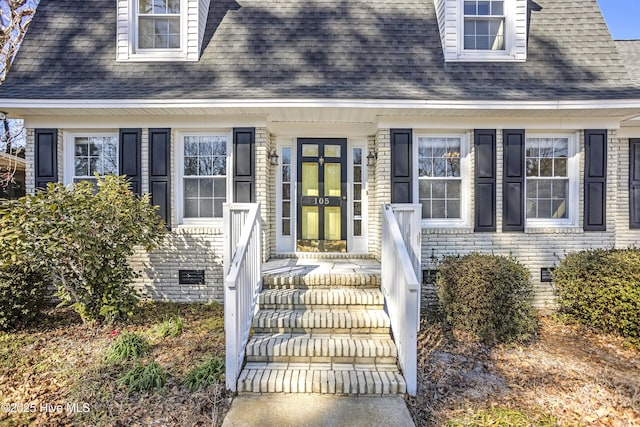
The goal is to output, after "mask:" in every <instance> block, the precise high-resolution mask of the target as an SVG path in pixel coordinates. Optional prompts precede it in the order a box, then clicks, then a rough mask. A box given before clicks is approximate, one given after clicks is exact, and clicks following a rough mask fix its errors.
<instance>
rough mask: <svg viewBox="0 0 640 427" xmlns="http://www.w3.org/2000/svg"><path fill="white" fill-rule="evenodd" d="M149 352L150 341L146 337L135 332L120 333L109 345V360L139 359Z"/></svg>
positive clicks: (116, 361)
mask: <svg viewBox="0 0 640 427" xmlns="http://www.w3.org/2000/svg"><path fill="white" fill-rule="evenodd" d="M148 352H149V343H148V342H147V340H146V339H144V338H143V337H141V336H140V335H138V334H135V333H133V332H127V333H124V334H122V335H120V336H119V337H118V338H117V339H116V340H115V341H114V342H113V344H111V346H110V347H109V352H108V353H107V362H115V363H118V362H123V361H125V360H132V359H137V358H139V357H142V356H144V355H145V354H147V353H148Z"/></svg>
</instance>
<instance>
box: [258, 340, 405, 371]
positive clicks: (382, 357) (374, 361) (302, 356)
mask: <svg viewBox="0 0 640 427" xmlns="http://www.w3.org/2000/svg"><path fill="white" fill-rule="evenodd" d="M246 351H247V353H246V354H247V362H286V363H300V362H309V363H311V362H319V363H361V364H370V365H380V364H383V365H394V364H395V363H396V358H397V355H398V351H397V349H396V345H395V343H394V342H393V340H392V339H391V338H390V337H389V335H378V336H376V335H370V336H368V337H352V336H326V337H316V336H313V335H307V334H305V335H254V336H253V337H252V338H251V340H250V341H249V343H248V344H247V350H246Z"/></svg>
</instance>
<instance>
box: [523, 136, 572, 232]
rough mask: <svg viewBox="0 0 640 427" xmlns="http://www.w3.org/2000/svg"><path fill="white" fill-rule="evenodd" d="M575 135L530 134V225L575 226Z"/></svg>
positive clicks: (528, 163)
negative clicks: (544, 135)
mask: <svg viewBox="0 0 640 427" xmlns="http://www.w3.org/2000/svg"><path fill="white" fill-rule="evenodd" d="M574 153H575V150H574V148H573V143H572V138H571V137H569V136H566V137H529V138H527V140H526V172H527V177H526V184H525V185H526V197H527V201H526V215H527V224H528V225H554V224H555V225H558V224H566V225H571V224H573V223H574V222H575V218H576V217H577V210H578V207H577V202H574V201H573V200H574V199H575V195H576V194H577V189H576V188H575V187H576V185H577V184H578V182H577V181H578V178H577V176H576V171H577V167H576V165H575V159H574Z"/></svg>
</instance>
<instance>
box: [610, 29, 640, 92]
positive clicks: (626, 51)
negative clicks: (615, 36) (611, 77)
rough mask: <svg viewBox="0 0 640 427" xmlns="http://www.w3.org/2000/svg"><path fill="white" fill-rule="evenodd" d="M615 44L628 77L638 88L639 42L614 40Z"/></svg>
mask: <svg viewBox="0 0 640 427" xmlns="http://www.w3.org/2000/svg"><path fill="white" fill-rule="evenodd" d="M615 43H616V47H617V48H618V52H619V53H620V58H621V59H622V61H623V62H624V63H625V65H626V68H627V72H628V73H629V77H630V78H631V80H633V81H634V83H636V84H637V85H638V86H640V40H616V42H615Z"/></svg>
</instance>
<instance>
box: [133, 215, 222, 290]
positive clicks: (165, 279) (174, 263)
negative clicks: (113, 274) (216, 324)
mask: <svg viewBox="0 0 640 427" xmlns="http://www.w3.org/2000/svg"><path fill="white" fill-rule="evenodd" d="M223 237H224V235H223V232H222V230H221V229H212V228H195V227H194V228H183V227H180V228H178V229H175V230H173V231H172V232H171V233H169V234H167V236H166V238H165V241H164V242H163V244H162V245H161V246H160V247H158V248H156V249H155V250H153V251H152V252H151V253H146V252H145V251H144V250H143V249H139V250H138V251H137V253H136V254H135V255H134V256H133V257H131V265H132V267H133V268H134V269H136V270H137V271H140V272H141V273H142V275H141V277H139V278H138V279H137V280H136V281H135V283H134V286H135V287H136V288H137V289H138V290H139V291H140V292H141V293H142V295H143V296H144V297H146V298H150V299H153V300H170V301H176V302H196V301H198V302H201V301H220V302H222V301H223V300H224V278H223V275H222V259H223V253H222V243H223ZM180 269H187V270H204V272H205V273H204V274H205V283H204V285H180V284H179V283H178V270H180Z"/></svg>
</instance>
